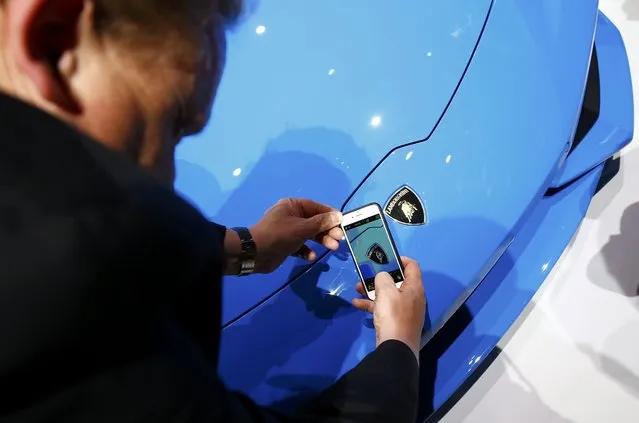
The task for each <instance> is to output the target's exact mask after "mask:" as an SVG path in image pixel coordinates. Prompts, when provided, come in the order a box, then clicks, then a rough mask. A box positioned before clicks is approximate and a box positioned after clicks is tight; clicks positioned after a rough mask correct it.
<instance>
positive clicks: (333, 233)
mask: <svg viewBox="0 0 639 423" xmlns="http://www.w3.org/2000/svg"><path fill="white" fill-rule="evenodd" d="M327 235H328V236H330V237H331V238H333V239H334V240H335V241H338V242H339V241H341V240H343V239H344V231H342V228H340V227H339V226H337V227H334V228H333V229H331V230H330V231H328V234H327Z"/></svg>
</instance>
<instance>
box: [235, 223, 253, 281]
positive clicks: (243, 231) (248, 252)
mask: <svg viewBox="0 0 639 423" xmlns="http://www.w3.org/2000/svg"><path fill="white" fill-rule="evenodd" d="M231 229H232V230H233V231H235V232H236V233H237V235H238V236H239V237H240V242H241V245H242V251H241V252H240V256H239V263H240V269H239V271H238V275H239V276H246V275H250V274H251V273H253V272H254V271H255V256H256V255H257V248H256V246H255V241H253V235H251V231H249V230H248V228H242V227H239V228H231Z"/></svg>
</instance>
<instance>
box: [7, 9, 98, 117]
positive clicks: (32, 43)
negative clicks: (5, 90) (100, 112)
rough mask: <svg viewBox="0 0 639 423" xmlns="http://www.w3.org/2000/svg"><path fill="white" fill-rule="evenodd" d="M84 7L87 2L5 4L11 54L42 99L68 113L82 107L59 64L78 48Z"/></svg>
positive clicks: (8, 43) (8, 48) (8, 46)
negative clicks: (72, 92)
mask: <svg viewBox="0 0 639 423" xmlns="http://www.w3.org/2000/svg"><path fill="white" fill-rule="evenodd" d="M84 8H85V0H8V1H5V14H4V17H5V27H4V34H3V37H4V38H5V40H6V43H7V44H6V48H7V50H8V53H10V54H11V55H12V56H13V58H14V60H15V62H16V65H17V67H18V70H19V71H20V72H22V73H23V74H24V75H26V76H27V77H28V78H29V79H30V80H31V81H32V83H33V85H34V86H35V88H36V90H37V91H38V92H39V94H40V95H41V96H42V98H43V99H45V100H46V101H49V102H51V103H54V105H55V106H57V107H59V108H61V109H64V110H65V111H67V112H75V111H77V109H78V105H77V103H76V101H75V99H74V98H73V95H72V94H71V92H70V90H69V86H68V81H67V80H66V77H65V75H63V74H61V73H60V67H59V65H60V60H61V59H62V58H63V57H67V56H68V55H69V54H70V53H71V54H72V53H73V51H74V49H76V48H77V47H78V31H79V27H80V19H81V15H82V11H83V9H84ZM72 56H74V55H73V54H72ZM67 60H68V58H67ZM67 67H69V66H68V65H67Z"/></svg>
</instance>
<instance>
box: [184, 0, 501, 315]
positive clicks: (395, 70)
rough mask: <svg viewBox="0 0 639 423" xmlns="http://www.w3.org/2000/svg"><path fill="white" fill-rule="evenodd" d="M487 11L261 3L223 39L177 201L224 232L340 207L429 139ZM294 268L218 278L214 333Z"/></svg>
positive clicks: (364, 0)
mask: <svg viewBox="0 0 639 423" xmlns="http://www.w3.org/2000/svg"><path fill="white" fill-rule="evenodd" d="M490 3H491V1H490V0H475V1H472V2H468V1H465V0H448V1H446V2H434V1H425V2H409V1H406V0H403V1H395V2H388V1H382V0H375V1H370V0H353V1H349V2H343V1H338V0H328V1H323V2H310V3H309V2H298V1H292V0H288V1H278V2H260V3H259V5H258V8H257V9H256V10H254V11H252V12H251V13H250V15H249V16H248V17H247V19H246V20H245V22H243V23H242V25H241V26H240V27H239V28H237V29H235V30H234V31H233V32H231V33H230V34H229V37H228V60H227V66H226V70H225V75H224V77H223V81H222V84H221V86H220V89H219V93H218V99H217V101H216V104H215V108H214V110H213V116H212V121H211V123H210V124H209V125H208V126H207V128H206V129H205V130H204V131H203V132H202V133H201V134H199V135H198V136H195V137H192V138H190V139H187V140H185V141H184V142H183V145H181V146H180V147H179V148H178V151H177V158H178V163H177V180H176V187H177V189H178V191H179V192H181V193H183V194H184V196H185V197H186V198H187V199H189V200H190V201H191V202H193V203H194V204H196V205H197V206H198V207H199V208H200V209H201V210H202V211H203V212H204V213H205V214H206V215H207V216H208V217H210V218H211V219H213V220H215V221H217V222H219V223H223V224H226V225H229V226H231V225H250V224H252V223H254V222H255V221H257V220H258V219H259V218H260V216H261V215H262V213H263V212H264V210H266V209H267V208H268V207H270V206H271V205H272V204H273V203H275V202H276V201H277V200H278V199H280V198H282V197H290V196H294V197H306V198H312V199H315V200H317V201H322V202H325V203H327V204H330V205H332V206H334V207H336V208H340V207H341V206H342V204H343V203H344V202H345V201H346V199H347V198H348V197H349V195H350V194H351V193H352V192H353V191H354V190H355V188H356V187H357V186H358V185H359V183H360V182H361V181H362V180H363V179H364V178H365V177H366V175H367V174H368V173H369V172H370V171H371V169H372V168H373V167H374V166H375V165H376V164H377V163H379V162H380V161H381V160H382V158H383V157H384V156H385V155H386V154H387V153H388V152H389V151H390V150H392V149H393V148H395V147H397V146H399V145H402V144H405V143H408V142H414V141H418V140H422V139H425V138H426V137H428V135H429V134H430V132H431V131H432V130H433V128H434V127H435V125H436V123H437V121H438V120H439V119H440V117H441V115H442V113H443V111H444V109H445V107H446V105H447V104H448V102H449V100H450V98H451V96H452V94H453V92H454V90H455V88H456V87H457V85H458V83H459V81H460V79H461V76H462V74H463V72H464V69H465V68H466V66H467V64H468V62H469V59H470V57H471V56H472V52H473V49H474V48H475V46H476V43H477V40H478V37H479V34H480V32H481V29H482V26H483V24H484V21H485V18H486V15H487V13H488V10H489V7H490ZM319 250H320V251H318V252H320V253H321V252H323V250H322V249H321V248H320V249H319ZM302 264H303V263H300V262H297V261H296V260H293V259H291V260H289V261H288V262H287V263H285V264H284V266H282V268H281V269H279V270H278V271H277V272H276V273H275V274H273V275H269V276H256V277H253V278H250V279H249V280H243V279H242V280H239V279H236V278H230V279H228V280H227V281H226V282H225V286H224V315H223V322H224V323H227V322H228V321H230V320H232V319H234V318H235V317H237V316H239V315H240V314H242V313H243V312H245V311H246V310H247V309H249V308H251V307H252V306H254V305H256V304H258V303H259V302H261V301H262V300H263V299H264V298H266V297H267V296H269V295H270V294H272V293H273V292H274V291H276V290H278V289H279V288H281V287H282V286H283V285H284V284H285V283H286V282H287V281H288V280H290V279H291V277H294V276H296V275H297V274H299V273H300V272H301V271H303V270H304V269H305V266H303V265H302ZM294 269H295V270H294Z"/></svg>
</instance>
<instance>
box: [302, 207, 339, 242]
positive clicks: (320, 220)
mask: <svg viewBox="0 0 639 423" xmlns="http://www.w3.org/2000/svg"><path fill="white" fill-rule="evenodd" d="M341 221H342V214H341V213H340V212H335V211H331V212H328V213H322V214H317V215H315V216H313V217H310V218H308V219H306V220H305V221H304V222H303V223H302V224H303V226H304V234H303V235H304V236H305V237H306V238H307V239H314V238H315V237H316V236H317V235H319V234H321V233H323V232H328V231H330V230H331V229H333V228H334V227H336V226H337V225H339V224H340V222H341Z"/></svg>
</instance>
